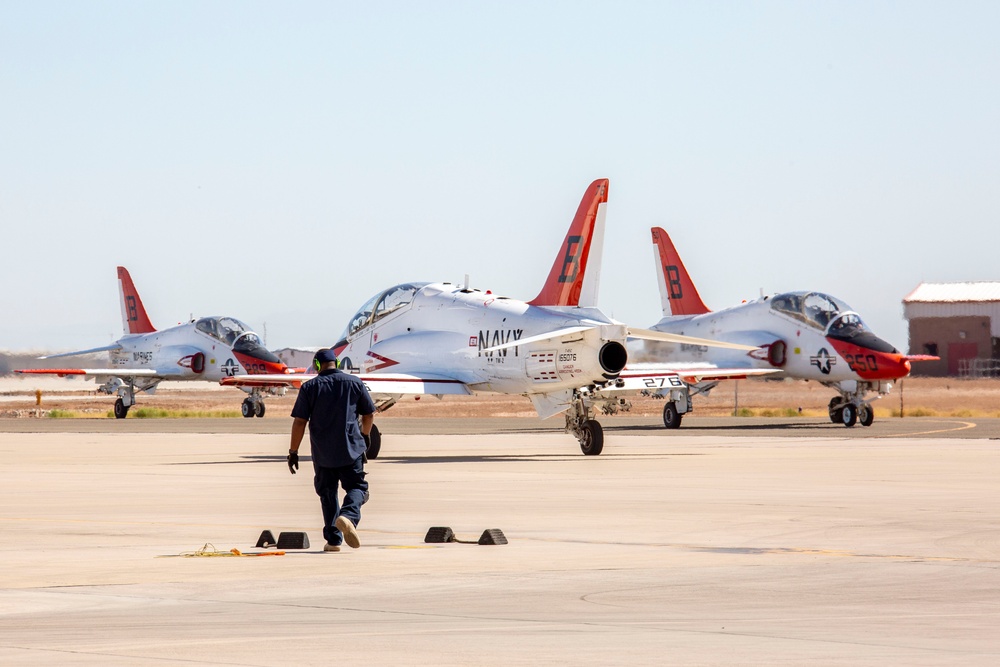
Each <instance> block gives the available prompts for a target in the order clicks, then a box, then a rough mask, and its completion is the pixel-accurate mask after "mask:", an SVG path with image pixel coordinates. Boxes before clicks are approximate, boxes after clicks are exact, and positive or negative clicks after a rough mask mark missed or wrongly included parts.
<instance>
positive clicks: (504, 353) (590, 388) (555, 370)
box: [224, 179, 772, 458]
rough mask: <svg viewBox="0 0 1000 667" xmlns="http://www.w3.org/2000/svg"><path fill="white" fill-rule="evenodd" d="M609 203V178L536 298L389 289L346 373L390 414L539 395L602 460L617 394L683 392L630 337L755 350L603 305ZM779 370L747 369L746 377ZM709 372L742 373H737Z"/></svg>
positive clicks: (589, 194)
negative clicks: (405, 400) (423, 399)
mask: <svg viewBox="0 0 1000 667" xmlns="http://www.w3.org/2000/svg"><path fill="white" fill-rule="evenodd" d="M607 200H608V180H607V179H599V180H596V181H594V182H593V183H592V184H591V185H590V186H589V187H588V188H587V191H586V193H585V194H584V196H583V200H582V201H581V202H580V206H579V208H578V210H577V212H576V216H575V217H574V218H573V221H572V224H571V225H570V229H569V231H568V232H567V234H566V237H565V239H564V240H563V242H562V245H561V246H560V248H559V251H558V253H557V255H556V259H555V261H554V263H553V264H552V268H551V269H550V271H549V275H548V279H547V280H546V282H545V284H544V286H543V287H542V290H541V292H539V294H538V296H536V297H535V298H534V299H532V300H531V301H528V302H525V301H519V300H516V299H512V298H508V297H505V296H501V295H499V294H495V293H493V292H492V291H490V290H486V291H482V290H479V289H473V288H472V287H470V286H469V285H467V284H466V285H455V284H451V283H425V282H415V283H404V284H400V285H395V286H393V287H390V288H388V289H383V290H380V291H379V292H378V293H377V294H375V296H373V297H372V298H371V299H369V300H368V301H367V302H365V304H364V305H362V306H361V308H359V309H358V312H357V314H355V315H354V317H352V318H351V319H350V320H349V322H348V325H347V328H346V329H345V330H344V332H343V334H341V336H340V338H339V339H338V342H337V343H336V344H335V345H334V346H333V347H334V349H335V351H336V352H337V355H338V357H339V358H340V362H341V366H342V367H343V368H345V369H349V370H353V371H356V372H359V373H360V377H361V379H362V380H363V381H364V382H365V384H366V385H367V386H368V389H369V391H370V392H371V394H372V395H373V398H374V399H375V400H376V404H377V407H378V408H379V410H380V411H382V410H385V409H387V408H389V407H391V406H392V405H393V404H394V403H395V402H396V401H397V400H399V398H401V397H402V396H403V395H407V394H434V395H443V394H470V393H473V392H497V393H503V394H521V395H525V396H528V397H529V398H530V399H531V401H532V403H533V404H534V407H535V410H536V411H537V412H538V415H539V416H540V417H542V418H547V417H551V416H554V415H557V414H559V413H561V412H565V413H566V417H565V418H566V430H567V431H568V432H570V433H572V434H573V435H574V436H575V437H576V438H577V439H578V440H579V443H580V449H581V450H582V451H583V453H584V454H588V455H596V454H600V453H601V451H602V449H603V447H604V431H603V429H602V427H601V424H600V422H598V421H597V420H596V419H594V406H595V405H597V404H604V405H605V406H607V405H608V404H610V405H611V406H613V405H615V404H616V403H617V402H618V398H616V396H617V394H616V392H622V391H630V390H631V391H638V390H650V389H660V388H663V387H669V386H671V385H672V384H674V383H678V384H680V383H681V376H680V375H679V374H678V373H676V372H674V371H671V370H669V369H667V368H644V369H642V370H641V371H632V370H629V369H628V368H627V362H628V353H627V351H626V348H625V344H626V341H627V340H628V339H629V338H644V339H652V340H660V341H673V342H683V343H686V344H691V345H699V346H711V345H722V346H724V347H728V348H735V349H739V350H743V351H746V350H751V349H753V348H752V347H750V346H746V345H741V344H728V343H717V342H715V341H710V340H705V339H696V338H689V337H686V336H677V335H674V334H670V333H660V332H655V331H649V330H646V329H637V328H634V327H629V326H626V325H625V324H622V323H621V322H617V321H615V320H613V319H611V318H609V317H608V316H607V315H605V314H604V313H602V312H601V311H600V310H599V309H598V308H597V307H596V302H597V289H598V282H599V275H600V261H601V251H602V245H603V238H604V220H605V211H606V207H607ZM768 372H772V371H771V369H766V370H752V369H743V370H739V371H737V373H738V374H737V375H736V376H737V377H746V376H747V375H751V374H759V373H768ZM706 373H707V376H708V377H715V376H721V377H732V376H733V372H732V371H729V370H726V369H709V370H707V371H706ZM254 379H255V378H253V377H246V378H236V379H234V380H232V381H231V382H237V381H242V382H252V381H253V380H254ZM257 379H258V380H265V381H273V380H281V379H282V378H276V377H273V376H266V377H258V378H257ZM284 379H285V380H286V381H288V382H290V383H298V382H300V381H301V379H300V378H284ZM228 382H230V381H228V380H227V381H224V383H228ZM609 409H610V408H609ZM380 446H381V436H380V435H379V434H378V433H377V431H373V437H372V445H371V447H370V448H369V450H368V457H369V458H375V457H377V456H378V450H379V448H380Z"/></svg>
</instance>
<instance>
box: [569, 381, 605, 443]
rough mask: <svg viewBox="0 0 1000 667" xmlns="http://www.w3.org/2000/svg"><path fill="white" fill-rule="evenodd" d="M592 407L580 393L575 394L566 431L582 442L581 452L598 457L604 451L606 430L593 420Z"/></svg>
mask: <svg viewBox="0 0 1000 667" xmlns="http://www.w3.org/2000/svg"><path fill="white" fill-rule="evenodd" d="M592 416H593V415H592V414H591V411H590V406H589V405H587V402H586V401H584V400H583V397H582V396H581V395H580V393H579V392H574V393H573V407H572V408H571V409H570V410H569V411H567V412H566V430H567V431H568V432H570V433H572V434H573V435H574V436H576V439H577V440H578V441H579V442H580V451H582V452H583V453H584V454H586V455H587V456H597V455H598V454H600V453H601V452H602V451H604V429H603V428H602V427H601V423H600V422H599V421H597V420H596V419H592Z"/></svg>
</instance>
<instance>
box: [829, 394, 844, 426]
mask: <svg viewBox="0 0 1000 667" xmlns="http://www.w3.org/2000/svg"><path fill="white" fill-rule="evenodd" d="M839 404H840V399H839V398H837V397H836V396H835V397H833V398H831V399H830V405H829V406H828V407H827V410H828V411H829V412H830V421H832V422H833V423H834V424H839V423H841V422H842V421H843V420H844V411H843V409H842V408H838V407H837V406H838V405H839Z"/></svg>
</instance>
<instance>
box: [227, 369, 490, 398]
mask: <svg viewBox="0 0 1000 667" xmlns="http://www.w3.org/2000/svg"><path fill="white" fill-rule="evenodd" d="M314 377H316V374H315V373H308V374H306V373H285V374H275V373H271V374H259V375H236V376H234V377H231V378H223V379H222V380H221V384H223V385H226V386H230V387H295V388H298V387H300V386H302V383H303V382H306V381H307V380H311V379H312V378H314ZM357 377H359V378H361V381H362V382H364V383H365V386H366V387H367V388H368V391H369V393H372V394H392V395H400V394H431V395H434V396H440V395H443V394H471V393H472V390H470V389H469V386H468V385H467V384H465V383H464V382H462V381H461V380H456V379H455V378H451V377H447V376H444V375H431V374H427V375H412V374H408V373H368V374H361V375H358V376H357Z"/></svg>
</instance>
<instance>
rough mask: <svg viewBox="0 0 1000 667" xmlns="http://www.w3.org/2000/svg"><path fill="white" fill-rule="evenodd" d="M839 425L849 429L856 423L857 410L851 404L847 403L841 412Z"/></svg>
mask: <svg viewBox="0 0 1000 667" xmlns="http://www.w3.org/2000/svg"><path fill="white" fill-rule="evenodd" d="M840 421H841V423H842V424H843V425H844V426H846V427H847V428H851V427H852V426H854V425H855V424H857V423H858V409H857V408H856V407H854V404H853V403H848V404H847V405H845V406H844V407H843V409H842V410H841V419H840Z"/></svg>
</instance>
